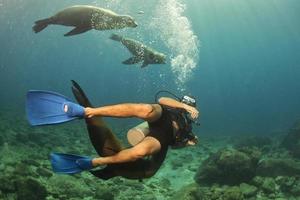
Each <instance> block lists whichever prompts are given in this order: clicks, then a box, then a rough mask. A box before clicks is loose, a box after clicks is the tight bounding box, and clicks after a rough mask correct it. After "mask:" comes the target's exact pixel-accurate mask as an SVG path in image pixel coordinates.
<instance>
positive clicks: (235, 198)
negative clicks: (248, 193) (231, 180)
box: [223, 186, 244, 200]
mask: <svg viewBox="0 0 300 200" xmlns="http://www.w3.org/2000/svg"><path fill="white" fill-rule="evenodd" d="M223 199H224V200H243V199H244V196H243V194H242V192H241V191H240V188H239V187H236V186H235V187H230V188H228V189H227V190H225V192H224V194H223Z"/></svg>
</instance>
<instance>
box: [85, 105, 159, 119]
mask: <svg viewBox="0 0 300 200" xmlns="http://www.w3.org/2000/svg"><path fill="white" fill-rule="evenodd" d="M161 112H162V108H161V106H160V105H159V104H142V103H141V104H134V103H124V104H117V105H112V106H103V107H99V108H89V107H88V108H85V116H86V117H88V118H90V117H93V116H103V117H120V118H123V117H138V118H141V119H143V120H146V121H155V120H157V119H158V118H159V117H160V116H161Z"/></svg>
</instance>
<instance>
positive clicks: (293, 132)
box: [281, 120, 300, 158]
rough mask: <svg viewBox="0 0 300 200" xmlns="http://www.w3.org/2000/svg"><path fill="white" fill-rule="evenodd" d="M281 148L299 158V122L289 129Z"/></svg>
mask: <svg viewBox="0 0 300 200" xmlns="http://www.w3.org/2000/svg"><path fill="white" fill-rule="evenodd" d="M281 146H282V147H284V148H286V149H287V150H289V151H290V153H291V154H292V155H293V156H295V157H296V158H300V120H298V121H297V122H296V123H295V124H294V125H293V127H292V128H291V129H290V131H289V133H288V134H287V136H286V137H285V138H284V139H283V141H282V143H281Z"/></svg>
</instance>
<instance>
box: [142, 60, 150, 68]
mask: <svg viewBox="0 0 300 200" xmlns="http://www.w3.org/2000/svg"><path fill="white" fill-rule="evenodd" d="M148 64H149V63H147V62H145V61H144V62H143V64H142V66H141V68H144V67H146V66H147V65H148Z"/></svg>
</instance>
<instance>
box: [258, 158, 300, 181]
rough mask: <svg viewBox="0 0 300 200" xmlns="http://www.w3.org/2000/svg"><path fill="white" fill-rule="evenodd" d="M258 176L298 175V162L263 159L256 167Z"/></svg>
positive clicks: (299, 172)
mask: <svg viewBox="0 0 300 200" xmlns="http://www.w3.org/2000/svg"><path fill="white" fill-rule="evenodd" d="M256 174H257V175H259V176H270V177H276V176H295V175H300V162H297V161H294V160H292V159H288V158H286V159H263V160H261V161H260V162H259V164H258V167H257V173H256Z"/></svg>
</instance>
